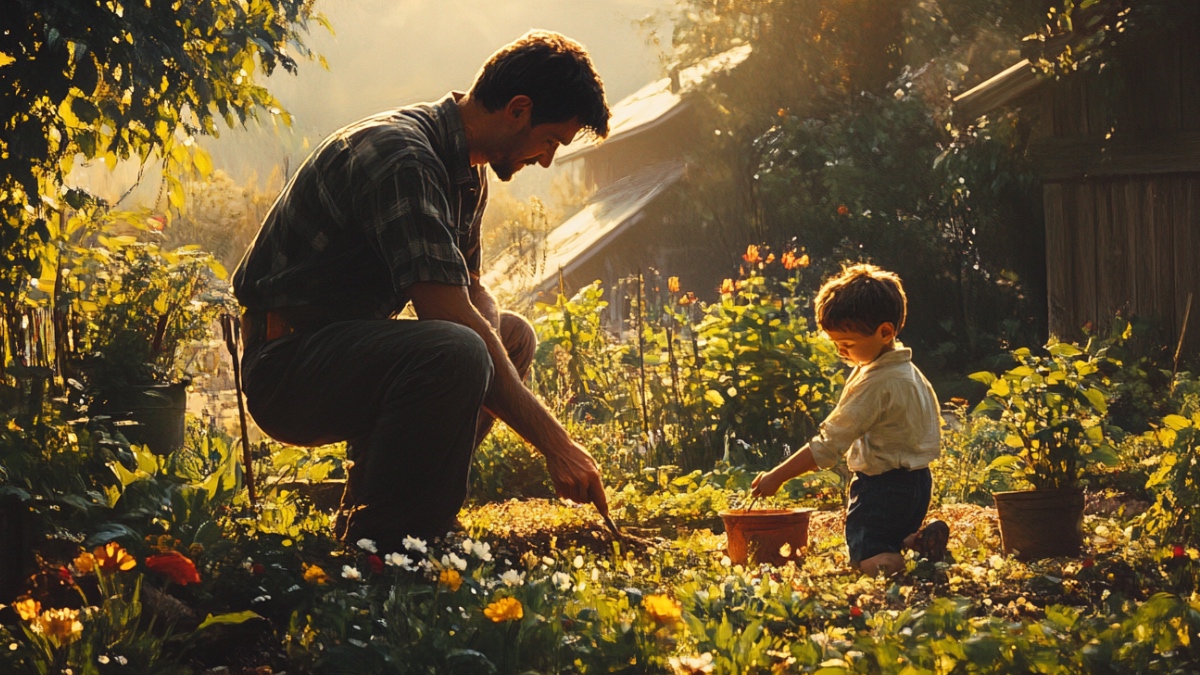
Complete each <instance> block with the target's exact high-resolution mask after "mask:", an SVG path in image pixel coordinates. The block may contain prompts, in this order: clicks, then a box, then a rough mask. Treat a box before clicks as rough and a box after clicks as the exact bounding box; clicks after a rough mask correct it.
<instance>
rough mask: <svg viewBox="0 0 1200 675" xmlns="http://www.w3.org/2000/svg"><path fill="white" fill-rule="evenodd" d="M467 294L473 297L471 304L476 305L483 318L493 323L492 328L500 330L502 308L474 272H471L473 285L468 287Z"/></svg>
mask: <svg viewBox="0 0 1200 675" xmlns="http://www.w3.org/2000/svg"><path fill="white" fill-rule="evenodd" d="M467 295H468V296H469V297H470V299H471V304H472V305H475V309H477V310H479V313H480V314H482V315H483V318H485V319H487V322H488V323H490V324H492V329H493V330H497V331H498V330H500V308H499V306H498V305H497V304H496V298H494V297H493V296H492V294H491V292H489V291H488V289H487V287H486V286H484V285H483V284H482V283H481V282H480V281H479V275H478V274H475V273H474V272H472V273H471V286H470V287H469V288H468V289H467Z"/></svg>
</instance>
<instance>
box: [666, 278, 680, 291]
mask: <svg viewBox="0 0 1200 675" xmlns="http://www.w3.org/2000/svg"><path fill="white" fill-rule="evenodd" d="M667 290H668V291H670V292H672V293H678V292H679V277H671V278H669V279H667Z"/></svg>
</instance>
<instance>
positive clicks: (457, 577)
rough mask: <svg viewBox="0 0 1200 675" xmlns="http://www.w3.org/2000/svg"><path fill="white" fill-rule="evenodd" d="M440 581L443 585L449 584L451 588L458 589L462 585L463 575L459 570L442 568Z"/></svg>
mask: <svg viewBox="0 0 1200 675" xmlns="http://www.w3.org/2000/svg"><path fill="white" fill-rule="evenodd" d="M438 581H440V582H442V585H443V586H449V587H450V590H452V591H457V590H458V587H459V586H462V581H463V580H462V575H461V574H459V573H458V570H442V573H441V575H439V576H438Z"/></svg>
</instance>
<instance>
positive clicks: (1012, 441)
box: [1004, 434, 1025, 448]
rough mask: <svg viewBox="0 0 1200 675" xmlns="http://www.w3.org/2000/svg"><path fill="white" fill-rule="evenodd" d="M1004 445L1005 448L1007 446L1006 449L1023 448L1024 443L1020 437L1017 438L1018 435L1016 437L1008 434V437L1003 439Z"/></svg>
mask: <svg viewBox="0 0 1200 675" xmlns="http://www.w3.org/2000/svg"><path fill="white" fill-rule="evenodd" d="M1004 444H1005V445H1007V446H1008V447H1010V448H1023V447H1025V441H1024V439H1022V438H1021V437H1020V436H1018V435H1016V434H1009V435H1007V436H1005V437H1004Z"/></svg>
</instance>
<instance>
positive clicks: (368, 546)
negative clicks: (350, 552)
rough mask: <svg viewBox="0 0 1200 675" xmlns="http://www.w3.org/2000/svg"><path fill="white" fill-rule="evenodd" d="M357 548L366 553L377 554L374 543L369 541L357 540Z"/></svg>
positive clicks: (377, 549) (377, 550)
mask: <svg viewBox="0 0 1200 675" xmlns="http://www.w3.org/2000/svg"><path fill="white" fill-rule="evenodd" d="M358 547H359V548H361V549H362V550H364V551H366V552H367V553H379V548H378V547H376V546H375V542H373V541H371V540H370V539H359V540H358Z"/></svg>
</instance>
